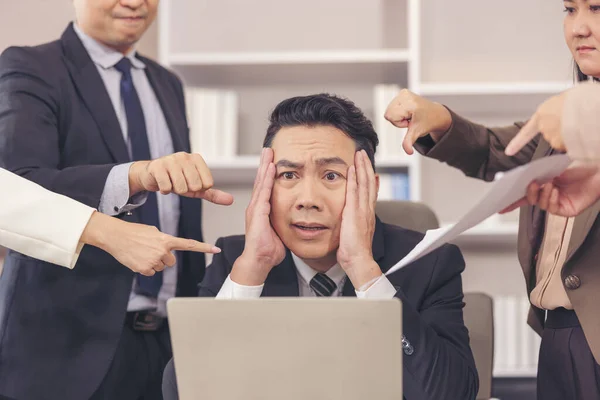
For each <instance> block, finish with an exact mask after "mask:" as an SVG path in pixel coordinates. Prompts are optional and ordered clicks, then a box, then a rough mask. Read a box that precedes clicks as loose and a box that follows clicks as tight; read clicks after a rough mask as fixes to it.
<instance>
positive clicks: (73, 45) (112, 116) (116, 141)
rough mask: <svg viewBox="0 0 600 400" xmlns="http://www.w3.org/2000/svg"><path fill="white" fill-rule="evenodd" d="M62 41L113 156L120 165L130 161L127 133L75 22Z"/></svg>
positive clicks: (76, 80)
mask: <svg viewBox="0 0 600 400" xmlns="http://www.w3.org/2000/svg"><path fill="white" fill-rule="evenodd" d="M61 42H62V46H63V49H64V53H65V56H66V59H67V62H66V65H67V68H68V69H69V73H70V75H71V78H72V79H73V82H74V84H75V87H76V89H77V91H78V92H79V95H80V98H81V99H82V101H83V102H84V103H85V105H86V106H87V109H88V110H89V112H90V114H91V115H92V118H93V119H94V121H95V122H96V125H97V126H98V128H99V130H100V134H101V135H102V137H103V139H104V142H105V143H106V146H107V147H108V149H109V151H110V153H111V155H112V157H113V158H114V160H115V162H117V163H126V162H129V161H130V158H129V153H128V152H127V147H126V145H125V140H124V139H123V132H122V131H121V126H120V125H119V120H118V119H117V114H116V113H115V109H114V107H113V105H112V102H111V100H110V97H109V96H108V92H107V91H106V87H105V86H104V82H103V81H102V77H101V76H100V74H99V73H98V70H97V69H96V65H95V64H94V62H93V61H92V59H91V58H90V56H89V54H88V52H87V50H86V49H85V47H83V44H82V43H81V41H80V40H79V37H78V36H77V34H76V33H75V30H74V29H73V24H72V23H71V24H70V25H69V26H68V27H67V29H66V30H65V32H64V33H63V35H62V38H61Z"/></svg>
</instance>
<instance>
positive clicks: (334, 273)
mask: <svg viewBox="0 0 600 400" xmlns="http://www.w3.org/2000/svg"><path fill="white" fill-rule="evenodd" d="M292 259H293V260H294V264H295V265H296V270H297V271H298V273H299V274H300V277H301V278H302V279H303V280H304V281H305V282H306V283H307V284H310V281H311V280H312V278H314V277H315V275H316V274H318V273H319V272H318V271H315V270H314V269H312V268H311V267H310V266H308V264H306V263H305V262H304V261H302V259H300V257H298V256H297V255H295V254H294V253H292ZM325 275H327V276H328V277H330V278H331V280H332V281H334V282H335V284H336V285H337V287H338V289H340V290H341V286H342V282H343V281H344V279H345V278H346V272H344V270H343V269H342V267H341V266H340V264H335V265H334V266H333V267H331V268H329V271H327V272H325Z"/></svg>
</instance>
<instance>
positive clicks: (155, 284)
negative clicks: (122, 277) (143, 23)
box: [115, 57, 163, 298]
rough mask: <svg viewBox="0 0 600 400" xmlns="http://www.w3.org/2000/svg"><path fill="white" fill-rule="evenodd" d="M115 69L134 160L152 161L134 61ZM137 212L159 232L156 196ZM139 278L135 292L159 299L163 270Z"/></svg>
mask: <svg viewBox="0 0 600 400" xmlns="http://www.w3.org/2000/svg"><path fill="white" fill-rule="evenodd" d="M115 68H116V69H117V70H118V71H120V72H121V99H122V100H123V104H124V106H125V114H126V116H127V135H128V137H129V142H130V143H131V155H132V158H133V161H141V160H151V159H152V157H151V155H150V144H149V143H148V135H147V134H146V121H145V120H144V111H143V110H142V103H141V102H140V98H139V97H138V94H137V92H136V90H135V86H134V85H133V79H132V76H131V61H130V60H129V59H128V58H125V57H124V58H122V59H121V60H120V61H119V62H118V63H117V64H116V65H115ZM137 210H138V212H139V214H140V222H141V223H143V224H146V225H153V226H156V227H157V228H158V229H159V230H160V219H159V214H158V201H157V198H156V193H154V192H150V193H148V199H147V200H146V203H144V205H143V206H141V207H139V208H138V209H137ZM136 279H137V285H136V293H138V294H141V295H144V296H148V297H154V298H156V297H158V292H159V291H160V287H161V286H162V280H163V274H162V271H161V272H156V273H155V274H154V275H153V276H144V275H140V274H138V275H137V277H136Z"/></svg>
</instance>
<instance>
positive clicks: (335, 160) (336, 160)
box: [317, 157, 348, 167]
mask: <svg viewBox="0 0 600 400" xmlns="http://www.w3.org/2000/svg"><path fill="white" fill-rule="evenodd" d="M332 164H335V165H343V166H345V167H347V166H348V163H347V162H346V161H344V160H343V159H341V158H340V157H326V158H319V159H317V165H318V166H320V167H323V166H326V165H332Z"/></svg>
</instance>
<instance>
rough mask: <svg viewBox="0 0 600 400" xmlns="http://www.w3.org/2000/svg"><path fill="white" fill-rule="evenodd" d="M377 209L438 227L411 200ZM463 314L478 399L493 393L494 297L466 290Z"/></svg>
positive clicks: (385, 215)
mask: <svg viewBox="0 0 600 400" xmlns="http://www.w3.org/2000/svg"><path fill="white" fill-rule="evenodd" d="M375 212H376V214H377V216H378V217H379V218H380V219H381V220H382V221H383V222H385V223H388V224H394V225H398V226H401V227H403V228H406V229H411V230H413V231H418V232H425V231H427V230H429V229H436V228H439V220H438V218H437V216H436V215H435V213H434V212H433V210H431V208H429V207H428V206H427V205H425V204H422V203H416V202H411V201H396V200H386V201H378V202H377V205H376V208H375ZM464 302H465V308H464V310H463V317H464V320H465V325H466V327H467V329H468V330H469V337H470V344H471V350H472V351H473V356H474V357H475V366H476V367H477V372H478V374H479V393H478V394H477V399H478V400H481V399H489V398H491V395H492V368H493V365H494V319H493V303H492V298H491V297H490V296H488V295H486V294H483V293H465V297H464Z"/></svg>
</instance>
